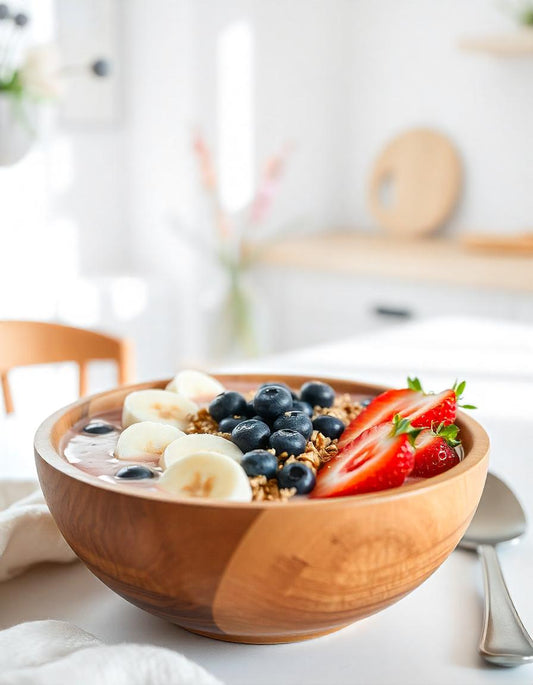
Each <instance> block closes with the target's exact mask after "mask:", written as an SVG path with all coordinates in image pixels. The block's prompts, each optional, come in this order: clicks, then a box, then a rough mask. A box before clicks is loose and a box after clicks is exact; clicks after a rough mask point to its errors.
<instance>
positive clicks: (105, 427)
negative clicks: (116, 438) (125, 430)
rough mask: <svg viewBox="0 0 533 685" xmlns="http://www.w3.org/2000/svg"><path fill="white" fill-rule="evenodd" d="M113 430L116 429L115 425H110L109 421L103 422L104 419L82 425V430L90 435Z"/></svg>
mask: <svg viewBox="0 0 533 685" xmlns="http://www.w3.org/2000/svg"><path fill="white" fill-rule="evenodd" d="M114 430H116V428H115V426H112V425H111V424H110V423H105V422H104V421H94V422H91V423H88V424H87V425H86V426H84V427H83V432H84V433H89V434H90V435H106V434H107V433H112V432H113V431H114Z"/></svg>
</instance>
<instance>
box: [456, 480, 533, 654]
mask: <svg viewBox="0 0 533 685" xmlns="http://www.w3.org/2000/svg"><path fill="white" fill-rule="evenodd" d="M526 527H527V523H526V517H525V514H524V511H523V509H522V507H521V505H520V502H519V501H518V500H517V498H516V496H515V495H514V493H513V492H512V491H511V489H510V488H508V487H507V485H505V483H504V482H503V481H501V480H500V479H499V478H497V477H496V476H495V475H493V474H492V473H489V474H488V476H487V482H486V484H485V489H484V490H483V495H482V497H481V501H480V503H479V507H478V509H477V512H476V514H475V516H474V518H473V519H472V522H471V523H470V526H469V527H468V529H467V531H466V533H465V534H464V537H463V539H462V540H461V542H460V543H459V545H460V546H461V547H465V548H466V549H474V550H476V551H477V553H478V554H479V556H480V557H481V561H482V564H483V580H484V586H485V612H484V616H483V632H482V633H481V640H480V643H479V653H480V654H481V656H482V657H483V658H484V659H486V660H487V661H489V662H490V663H492V664H497V665H498V666H520V665H521V664H527V663H532V662H533V640H532V639H531V637H530V636H529V634H528V632H527V630H526V629H525V628H524V626H523V624H522V621H521V620H520V618H519V616H518V613H517V611H516V609H515V606H514V604H513V602H512V600H511V597H510V595H509V590H508V589H507V585H506V584H505V580H504V578H503V573H502V569H501V567H500V563H499V561H498V555H497V554H496V545H497V544H498V543H500V542H510V541H516V540H518V538H519V537H520V536H521V535H523V534H524V533H525V532H526Z"/></svg>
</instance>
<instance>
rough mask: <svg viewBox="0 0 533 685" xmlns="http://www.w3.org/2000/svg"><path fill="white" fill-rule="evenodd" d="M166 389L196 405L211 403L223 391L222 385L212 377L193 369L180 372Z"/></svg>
mask: <svg viewBox="0 0 533 685" xmlns="http://www.w3.org/2000/svg"><path fill="white" fill-rule="evenodd" d="M166 389H167V390H169V391H171V392H179V393H180V395H184V396H185V397H188V398H189V399H191V400H193V402H197V403H198V404H203V403H207V402H211V400H212V399H213V398H215V397H216V396H217V395H220V393H221V392H224V390H225V388H224V386H223V385H222V383H219V382H218V381H217V379H216V378H213V376H208V375H207V374H206V373H202V372H201V371H194V370H193V369H188V370H186V371H180V372H179V373H178V374H177V375H176V376H175V377H174V378H173V379H172V380H171V381H170V383H169V384H168V385H167V387H166Z"/></svg>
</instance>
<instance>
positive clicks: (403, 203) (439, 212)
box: [369, 128, 462, 236]
mask: <svg viewBox="0 0 533 685" xmlns="http://www.w3.org/2000/svg"><path fill="white" fill-rule="evenodd" d="M461 176H462V175H461V162H460V159H459V156H458V154H457V151H456V150H455V148H454V146H453V145H452V143H451V142H450V141H449V140H448V138H446V136H444V135H443V134H442V133H439V132H438V131H433V130H431V129H424V128H417V129H412V130H410V131H406V132H405V133H402V134H401V135H399V136H398V137H397V138H394V139H393V140H392V141H391V142H390V143H388V145H387V146H386V147H385V149H384V150H383V151H382V152H381V154H380V155H379V157H378V159H377V160H376V163H375V165H374V168H373V170H372V175H371V177H370V187H369V205H370V211H371V212H372V215H373V216H374V218H375V219H376V221H377V222H378V223H379V225H380V226H381V227H382V228H384V229H386V230H387V231H390V232H391V233H395V234H397V235H405V236H422V235H426V234H429V233H433V232H434V231H436V230H437V229H438V228H439V227H440V226H441V225H442V224H443V222H444V221H445V219H446V218H447V217H448V216H449V215H450V214H451V212H452V210H453V209H454V207H455V205H456V203H457V200H458V197H459V192H460V189H461V180H462V178H461Z"/></svg>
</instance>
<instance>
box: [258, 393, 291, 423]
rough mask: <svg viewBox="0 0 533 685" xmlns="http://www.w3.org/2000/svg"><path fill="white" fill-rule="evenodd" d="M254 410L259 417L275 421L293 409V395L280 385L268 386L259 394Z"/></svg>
mask: <svg viewBox="0 0 533 685" xmlns="http://www.w3.org/2000/svg"><path fill="white" fill-rule="evenodd" d="M254 408H255V411H256V413H257V414H259V416H264V417H265V418H267V419H274V418H276V416H279V415H280V414H283V413H284V412H286V411H290V410H291V409H292V395H291V393H290V391H289V390H287V388H282V387H281V386H280V385H266V386H265V387H264V388H260V389H259V391H258V392H257V395H256V396H255V398H254Z"/></svg>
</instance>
